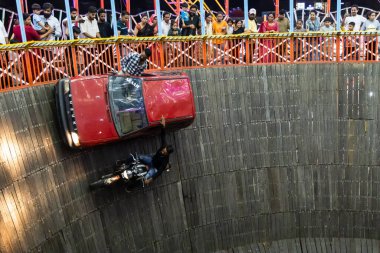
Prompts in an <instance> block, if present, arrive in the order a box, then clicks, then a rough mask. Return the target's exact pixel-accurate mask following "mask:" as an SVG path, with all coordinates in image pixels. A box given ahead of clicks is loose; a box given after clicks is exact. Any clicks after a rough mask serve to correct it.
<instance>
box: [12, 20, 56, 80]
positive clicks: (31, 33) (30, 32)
mask: <svg viewBox="0 0 380 253" xmlns="http://www.w3.org/2000/svg"><path fill="white" fill-rule="evenodd" d="M22 15H23V18H24V27H25V35H26V40H27V41H38V40H41V39H43V38H45V37H47V36H49V35H50V34H52V33H53V32H54V30H53V29H52V28H51V27H49V28H47V29H48V31H47V32H46V33H44V34H39V33H38V32H37V31H36V30H34V28H33V27H32V19H31V17H30V15H29V14H27V13H23V14H22ZM13 35H14V38H13V41H14V42H17V43H21V42H22V37H21V27H20V25H15V26H14V27H13ZM33 51H34V53H31V52H29V51H26V52H25V54H24V55H23V56H22V58H21V62H22V66H23V74H24V79H25V80H28V81H30V82H33V81H34V80H35V78H36V75H37V73H38V72H39V70H40V69H42V67H41V64H42V62H41V61H40V59H39V55H41V51H40V49H33ZM28 61H29V66H28V64H27V62H28ZM28 67H30V68H32V70H31V71H30V73H31V75H30V76H29V77H28V76H27V73H28V72H27V69H28ZM29 78H31V79H32V80H29Z"/></svg>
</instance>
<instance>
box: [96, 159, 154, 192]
mask: <svg viewBox="0 0 380 253" xmlns="http://www.w3.org/2000/svg"><path fill="white" fill-rule="evenodd" d="M146 173H148V167H147V166H146V165H145V164H142V163H141V162H140V160H139V158H138V156H137V154H136V155H135V156H133V155H132V154H131V157H130V158H129V159H128V160H127V161H126V162H122V163H120V164H118V163H117V164H116V168H115V171H114V172H113V173H110V174H107V175H104V176H102V177H101V178H100V179H99V180H97V181H95V182H93V183H91V184H90V188H91V189H97V188H102V187H107V186H110V185H113V184H115V183H116V182H119V181H120V180H122V181H124V182H125V183H127V184H128V183H132V184H133V183H136V182H138V181H141V182H142V185H143V186H144V176H145V175H146Z"/></svg>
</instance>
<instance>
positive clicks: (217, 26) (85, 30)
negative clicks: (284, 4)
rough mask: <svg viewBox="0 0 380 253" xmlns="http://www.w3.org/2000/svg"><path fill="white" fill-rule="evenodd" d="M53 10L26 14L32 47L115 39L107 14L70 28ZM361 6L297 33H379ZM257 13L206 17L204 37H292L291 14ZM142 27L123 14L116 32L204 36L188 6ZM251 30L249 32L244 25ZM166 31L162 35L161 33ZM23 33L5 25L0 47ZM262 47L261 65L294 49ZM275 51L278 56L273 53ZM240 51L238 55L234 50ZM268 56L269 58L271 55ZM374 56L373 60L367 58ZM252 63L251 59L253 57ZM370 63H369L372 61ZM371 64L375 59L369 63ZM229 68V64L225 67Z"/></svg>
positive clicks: (74, 18) (90, 14)
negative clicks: (337, 21) (71, 38)
mask: <svg viewBox="0 0 380 253" xmlns="http://www.w3.org/2000/svg"><path fill="white" fill-rule="evenodd" d="M53 9H54V7H53V5H52V4H51V3H44V4H43V5H42V7H41V6H40V5H39V4H33V5H32V11H33V12H32V13H31V14H25V13H24V14H23V19H24V27H25V33H26V40H27V41H38V40H45V41H52V40H60V39H64V40H66V39H69V30H70V29H72V31H73V35H74V39H80V38H89V39H92V38H107V37H112V36H114V31H113V29H112V24H111V22H109V20H110V17H109V16H108V15H107V13H106V11H105V10H104V9H97V8H95V7H89V8H88V10H87V14H86V15H85V16H81V15H79V13H78V10H77V9H75V8H71V10H70V15H69V18H70V19H71V23H72V27H69V22H68V20H67V18H65V19H64V20H62V22H59V20H58V19H57V18H56V17H55V16H54V15H52V13H53ZM358 10H359V8H358V6H357V5H353V6H351V8H350V14H347V15H345V16H344V19H343V22H342V27H339V28H337V27H336V26H335V24H334V20H333V19H332V18H331V17H326V18H325V19H324V20H323V22H321V20H320V19H319V17H318V15H317V12H315V11H314V10H312V11H310V12H309V17H308V18H307V20H305V22H304V21H303V20H297V21H296V24H295V27H294V29H293V30H294V32H298V33H302V32H318V31H320V32H324V33H329V32H333V31H337V30H339V31H347V32H355V31H360V30H361V31H370V32H373V31H380V23H379V21H378V20H377V19H376V17H377V13H376V12H374V11H369V12H368V13H367V14H366V16H365V17H364V16H362V15H359V14H358ZM256 15H257V13H256V10H255V9H254V8H252V9H250V10H249V12H248V21H247V22H245V21H244V20H241V19H231V18H229V17H228V16H225V15H224V13H222V12H219V13H216V14H214V13H206V16H205V34H206V35H234V34H254V33H278V32H279V33H287V32H289V31H290V21H289V19H288V18H287V17H286V11H285V10H281V11H280V12H279V15H278V16H277V17H276V16H275V14H274V13H269V14H267V15H266V17H265V18H264V19H263V20H262V21H261V22H260V24H259V23H258V22H257V19H256V17H257V16H256ZM138 21H139V22H136V24H135V25H134V27H132V22H131V18H130V14H129V13H128V12H125V11H123V12H121V14H120V15H119V17H118V20H117V32H118V35H120V36H137V37H149V36H156V35H158V34H161V35H164V36H193V35H200V34H201V33H202V32H201V23H202V22H201V16H200V15H199V10H198V6H197V5H192V6H189V5H188V4H186V3H182V4H181V10H180V13H179V15H178V17H177V16H174V15H172V14H171V13H168V12H165V13H163V15H162V23H161V25H160V26H159V25H158V21H157V16H156V15H155V14H154V15H151V16H148V15H147V14H140V15H139V20H138ZM245 24H247V26H246V25H245ZM159 27H160V28H161V31H160V32H159V31H158V29H159ZM356 39H357V38H354V36H352V37H350V36H348V37H347V39H346V40H345V42H344V46H345V47H346V48H347V49H349V50H350V51H351V52H353V51H355V50H356V45H357V41H355V40H356ZM21 41H22V37H21V28H20V25H19V24H17V22H16V23H15V25H14V26H13V29H12V36H11V37H10V38H9V36H8V34H7V32H6V30H5V28H4V24H3V23H2V22H1V21H0V44H6V43H17V42H21ZM260 42H261V43H260V45H259V46H258V43H252V42H249V43H248V44H249V46H250V47H251V50H253V51H255V50H256V52H259V55H262V57H261V61H262V62H273V61H278V60H279V56H280V57H281V55H284V54H285V53H286V52H287V50H288V44H289V43H283V45H281V46H279V45H278V42H277V41H275V40H274V39H262V40H261V41H260ZM308 44H309V45H311V46H312V47H314V48H315V47H318V46H319V45H320V44H321V41H320V40H314V41H312V42H310V43H308ZM323 44H324V49H325V50H327V52H329V50H330V51H331V50H332V49H331V47H332V46H331V44H332V43H331V41H330V40H328V39H327V40H326V41H325V42H324V43H323ZM378 44H379V43H377V41H376V40H375V41H374V42H371V43H368V47H371V49H372V50H371V51H373V49H374V48H377V46H378ZM213 47H214V48H216V49H217V50H218V51H219V52H220V51H224V50H225V49H226V48H232V47H233V45H231V43H229V42H228V41H227V42H226V41H225V40H223V39H215V40H213ZM274 48H275V50H274ZM237 50H238V52H237V54H240V55H242V54H244V52H245V51H246V48H240V49H237ZM235 51H236V49H235ZM304 51H305V41H301V42H300V41H296V43H295V46H294V52H295V53H297V54H298V55H301V54H302V53H303V52H304ZM268 52H269V53H268ZM368 56H370V55H368ZM248 57H249V58H251V57H250V56H248ZM367 58H368V57H367ZM312 59H313V60H318V59H319V57H318V56H317V55H315V54H313V55H312ZM370 59H372V58H371V57H370ZM222 62H224V61H222Z"/></svg>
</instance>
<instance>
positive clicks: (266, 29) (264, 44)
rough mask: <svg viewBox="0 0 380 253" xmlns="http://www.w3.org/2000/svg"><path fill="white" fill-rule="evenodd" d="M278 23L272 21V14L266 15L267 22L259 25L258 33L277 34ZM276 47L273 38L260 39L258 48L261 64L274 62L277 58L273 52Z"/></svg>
mask: <svg viewBox="0 0 380 253" xmlns="http://www.w3.org/2000/svg"><path fill="white" fill-rule="evenodd" d="M278 29H279V28H278V23H277V22H276V20H275V19H274V14H273V13H269V14H268V20H267V21H264V22H262V23H261V25H260V29H259V33H276V32H278ZM275 47H276V40H275V39H273V38H266V39H261V43H260V48H259V59H260V62H262V63H272V62H276V60H277V57H276V54H275V53H274V52H273V51H274V50H273V49H274V48H275Z"/></svg>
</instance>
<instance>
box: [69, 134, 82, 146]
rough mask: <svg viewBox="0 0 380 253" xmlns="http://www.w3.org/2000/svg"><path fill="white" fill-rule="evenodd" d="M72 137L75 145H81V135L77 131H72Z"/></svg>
mask: <svg viewBox="0 0 380 253" xmlns="http://www.w3.org/2000/svg"><path fill="white" fill-rule="evenodd" d="M71 139H72V140H73V143H74V145H75V146H79V145H80V143H79V136H78V134H77V133H75V132H71Z"/></svg>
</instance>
